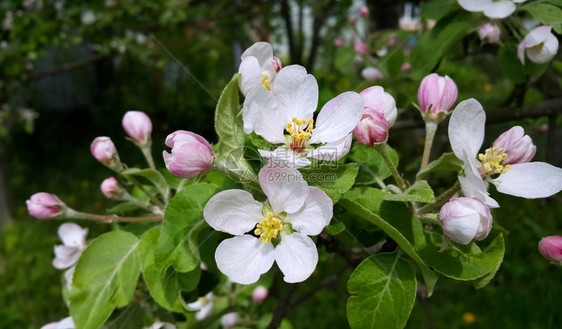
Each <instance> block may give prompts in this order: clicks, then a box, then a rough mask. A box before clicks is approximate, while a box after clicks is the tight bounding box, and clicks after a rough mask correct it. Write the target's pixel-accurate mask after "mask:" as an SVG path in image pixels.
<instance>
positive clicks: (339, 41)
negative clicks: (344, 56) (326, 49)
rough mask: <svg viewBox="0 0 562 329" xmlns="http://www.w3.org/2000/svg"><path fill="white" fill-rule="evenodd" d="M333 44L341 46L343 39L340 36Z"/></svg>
mask: <svg viewBox="0 0 562 329" xmlns="http://www.w3.org/2000/svg"><path fill="white" fill-rule="evenodd" d="M334 45H335V46H336V47H341V46H343V39H342V38H336V39H335V40H334Z"/></svg>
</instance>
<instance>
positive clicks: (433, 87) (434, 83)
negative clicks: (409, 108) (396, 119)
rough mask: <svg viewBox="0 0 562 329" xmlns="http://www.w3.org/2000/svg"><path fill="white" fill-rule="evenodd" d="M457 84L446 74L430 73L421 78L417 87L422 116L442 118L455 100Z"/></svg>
mask: <svg viewBox="0 0 562 329" xmlns="http://www.w3.org/2000/svg"><path fill="white" fill-rule="evenodd" d="M457 94H458V90H457V85H456V84H455V82H454V81H453V80H452V79H451V78H449V77H448V76H444V77H442V76H439V75H437V74H436V73H432V74H430V75H428V76H426V77H425V78H423V80H422V82H421V83H420V87H419V89H418V101H419V103H420V110H421V111H422V114H423V115H424V116H426V115H427V116H429V117H431V118H442V117H443V116H444V115H446V114H447V113H448V112H449V110H450V109H451V107H452V106H453V104H455V101H456V100H457Z"/></svg>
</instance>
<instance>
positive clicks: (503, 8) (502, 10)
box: [458, 0, 525, 19]
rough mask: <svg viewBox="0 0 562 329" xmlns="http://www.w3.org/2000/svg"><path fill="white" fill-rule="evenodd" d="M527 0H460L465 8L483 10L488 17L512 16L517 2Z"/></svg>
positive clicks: (473, 10)
mask: <svg viewBox="0 0 562 329" xmlns="http://www.w3.org/2000/svg"><path fill="white" fill-rule="evenodd" d="M524 1H525V0H501V1H494V0H458V3H459V5H460V6H461V7H463V8H464V9H465V10H468V11H471V12H482V13H483V14H484V15H485V16H486V17H489V18H494V19H502V18H506V17H508V16H510V15H511V14H513V12H514V11H515V9H516V6H515V3H520V2H524Z"/></svg>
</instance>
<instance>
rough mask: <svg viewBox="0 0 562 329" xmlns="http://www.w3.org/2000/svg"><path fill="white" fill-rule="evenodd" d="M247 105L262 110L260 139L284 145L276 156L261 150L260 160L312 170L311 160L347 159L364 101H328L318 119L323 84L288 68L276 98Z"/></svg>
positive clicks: (347, 96)
mask: <svg viewBox="0 0 562 329" xmlns="http://www.w3.org/2000/svg"><path fill="white" fill-rule="evenodd" d="M246 101H247V102H251V103H253V104H254V105H253V106H255V108H256V109H258V108H259V111H258V110H256V111H253V113H254V114H255V117H254V118H253V122H255V125H254V131H255V132H256V134H258V135H260V136H261V137H263V138H264V139H265V140H267V141H268V142H270V143H272V144H277V145H278V144H282V146H280V147H278V148H276V149H275V150H273V151H266V150H259V152H260V155H261V156H263V157H265V158H269V159H272V161H273V162H283V163H286V164H287V165H290V166H294V167H305V166H308V165H309V164H310V163H311V162H310V160H309V159H308V158H315V159H318V160H330V161H336V160H339V159H340V158H341V157H343V156H344V155H346V154H347V153H348V152H349V149H350V148H351V131H352V130H353V128H355V126H357V123H358V122H359V120H360V119H361V115H362V113H363V100H362V98H361V96H359V94H357V93H355V92H345V93H342V94H340V95H338V96H336V97H335V98H333V99H331V100H330V101H328V102H327V103H326V104H325V105H324V107H322V109H321V110H320V113H319V114H318V116H317V118H316V120H314V119H313V113H314V111H315V110H316V106H317V105H318V84H317V82H316V79H315V78H314V76H312V75H311V74H307V72H306V69H305V68H304V67H302V66H300V65H290V66H287V67H284V68H283V69H282V70H281V71H280V72H279V75H278V76H277V81H276V83H275V86H273V88H272V90H271V92H270V93H266V94H262V95H261V96H259V97H256V98H252V99H250V96H248V97H247V98H246ZM244 120H245V119H244ZM244 125H245V126H246V123H244ZM285 131H286V132H287V133H288V135H284V132H285Z"/></svg>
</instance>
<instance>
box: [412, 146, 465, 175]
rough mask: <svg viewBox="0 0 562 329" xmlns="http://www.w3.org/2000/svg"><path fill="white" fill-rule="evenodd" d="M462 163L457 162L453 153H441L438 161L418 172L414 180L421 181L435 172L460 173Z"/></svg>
mask: <svg viewBox="0 0 562 329" xmlns="http://www.w3.org/2000/svg"><path fill="white" fill-rule="evenodd" d="M463 166H464V163H463V162H462V161H461V160H459V159H458V158H457V157H456V156H455V154H454V153H452V152H449V153H443V155H441V156H440V157H439V159H436V160H433V161H431V162H430V163H429V164H428V165H427V166H425V168H423V169H422V170H420V171H419V172H418V174H417V175H416V179H421V178H424V177H425V176H427V175H428V174H429V173H432V172H435V171H460V170H461V169H462V168H463Z"/></svg>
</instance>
